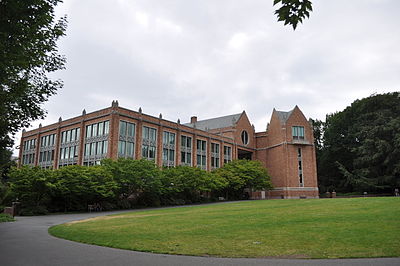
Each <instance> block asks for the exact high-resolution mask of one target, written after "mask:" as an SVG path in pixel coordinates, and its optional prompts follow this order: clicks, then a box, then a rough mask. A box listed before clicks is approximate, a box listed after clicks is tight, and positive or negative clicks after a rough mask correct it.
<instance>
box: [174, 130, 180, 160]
mask: <svg viewBox="0 0 400 266" xmlns="http://www.w3.org/2000/svg"><path fill="white" fill-rule="evenodd" d="M180 151H181V130H180V128H179V127H177V129H176V142H175V154H176V155H175V166H178V165H180V164H181V152H180Z"/></svg>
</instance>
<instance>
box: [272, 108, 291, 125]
mask: <svg viewBox="0 0 400 266" xmlns="http://www.w3.org/2000/svg"><path fill="white" fill-rule="evenodd" d="M293 110H294V109H293ZM293 110H290V111H289V112H284V111H276V110H275V112H276V114H277V115H278V117H279V120H281V123H283V124H286V121H287V120H288V119H289V117H290V115H291V114H292V112H293Z"/></svg>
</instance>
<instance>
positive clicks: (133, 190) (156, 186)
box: [102, 158, 161, 207]
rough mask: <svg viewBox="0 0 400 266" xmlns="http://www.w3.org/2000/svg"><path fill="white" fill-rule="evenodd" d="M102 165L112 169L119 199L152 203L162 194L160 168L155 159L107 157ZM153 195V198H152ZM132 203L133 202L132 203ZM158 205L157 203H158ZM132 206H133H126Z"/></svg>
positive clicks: (109, 169) (146, 203)
mask: <svg viewBox="0 0 400 266" xmlns="http://www.w3.org/2000/svg"><path fill="white" fill-rule="evenodd" d="M102 166H103V167H104V168H105V169H107V170H108V171H110V173H111V174H112V176H113V178H114V180H115V182H116V183H117V187H118V188H117V195H118V197H119V200H125V201H127V200H129V201H131V202H132V204H134V203H138V202H139V201H140V202H139V203H140V204H144V205H152V204H153V203H155V202H151V201H157V199H158V195H159V194H160V187H161V183H160V182H161V181H160V169H158V167H157V165H156V164H155V163H154V161H149V160H146V159H141V160H133V159H125V158H119V159H118V160H116V161H113V160H111V159H105V160H103V161H102ZM152 197H153V198H152ZM130 205H131V204H130ZM156 205H157V203H156ZM126 207H131V206H126Z"/></svg>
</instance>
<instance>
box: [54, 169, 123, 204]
mask: <svg viewBox="0 0 400 266" xmlns="http://www.w3.org/2000/svg"><path fill="white" fill-rule="evenodd" d="M53 184H54V193H53V196H54V198H55V199H62V202H63V203H64V204H63V205H64V209H63V210H64V211H71V210H86V208H87V205H88V204H94V203H99V202H101V201H105V200H110V199H111V198H113V197H114V191H115V189H116V187H117V184H116V183H115V181H114V179H113V177H112V175H111V173H110V172H109V171H107V170H106V169H104V168H103V167H101V166H93V167H85V166H79V165H71V166H66V167H62V168H60V169H58V170H56V171H54V179H53Z"/></svg>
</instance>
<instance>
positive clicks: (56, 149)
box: [53, 123, 82, 169]
mask: <svg viewBox="0 0 400 266" xmlns="http://www.w3.org/2000/svg"><path fill="white" fill-rule="evenodd" d="M81 132H82V129H81ZM79 137H80V136H79ZM54 144H55V145H54V162H53V169H58V159H59V158H60V154H59V153H60V146H61V127H60V123H58V126H57V131H56V141H55V143H54ZM79 148H80V146H79ZM78 160H79V154H78ZM78 162H79V161H78Z"/></svg>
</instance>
